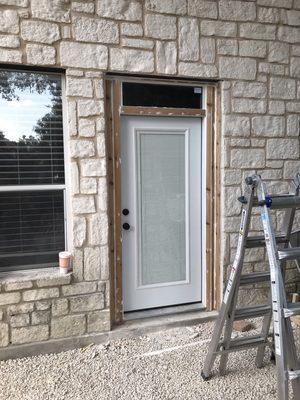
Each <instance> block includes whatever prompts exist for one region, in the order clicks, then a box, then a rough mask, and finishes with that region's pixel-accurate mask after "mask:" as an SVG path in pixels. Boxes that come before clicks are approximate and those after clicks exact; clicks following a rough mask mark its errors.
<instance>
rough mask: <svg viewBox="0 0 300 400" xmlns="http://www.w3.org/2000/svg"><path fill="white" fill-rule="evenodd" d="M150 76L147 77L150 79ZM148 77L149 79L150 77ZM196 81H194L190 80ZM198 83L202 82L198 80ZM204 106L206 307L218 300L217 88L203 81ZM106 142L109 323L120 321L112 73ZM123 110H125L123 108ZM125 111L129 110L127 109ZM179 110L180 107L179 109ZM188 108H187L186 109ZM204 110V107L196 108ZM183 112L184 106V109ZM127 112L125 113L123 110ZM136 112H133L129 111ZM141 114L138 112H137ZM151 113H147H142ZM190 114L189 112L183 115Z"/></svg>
mask: <svg viewBox="0 0 300 400" xmlns="http://www.w3.org/2000/svg"><path fill="white" fill-rule="evenodd" d="M149 80H150V79H149ZM149 80H148V81H149ZM193 83H194V84H195V82H193ZM198 84H199V85H202V86H203V84H202V83H201V82H199V83H198ZM205 89H206V106H205V117H204V116H203V115H201V116H200V115H199V116H200V117H201V118H204V119H203V121H204V123H205V124H206V200H205V201H206V221H205V222H206V249H205V250H206V251H205V261H204V265H205V272H206V290H205V292H206V299H205V303H206V309H207V310H213V309H217V308H218V306H219V304H220V294H221V293H220V290H221V267H220V261H221V260H220V253H221V246H220V239H221V236H220V226H221V225H220V224H221V221H220V161H221V160H220V154H221V152H220V88H219V86H217V85H215V84H212V85H208V84H207V85H205ZM105 92H106V96H105V98H106V105H105V110H106V127H107V129H106V143H107V161H108V182H109V190H108V199H109V200H108V204H109V219H110V224H109V225H110V309H111V322H112V324H119V323H122V321H123V293H122V241H121V233H122V232H121V165H120V159H121V143H120V132H121V118H120V117H121V115H122V111H123V113H124V107H121V81H120V80H119V79H116V80H113V79H111V77H110V78H109V79H108V80H106V83H105ZM125 111H126V110H125ZM127 111H128V110H127ZM180 111H182V110H180ZM187 111H188V110H187ZM198 111H199V112H200V111H203V110H198ZM182 112H184V109H183V111H182ZM126 114H127V115H128V113H126ZM130 115H136V114H130ZM138 115H141V114H138ZM144 115H150V114H144ZM180 116H182V114H181V115H180ZM186 116H189V117H191V115H190V114H188V115H186Z"/></svg>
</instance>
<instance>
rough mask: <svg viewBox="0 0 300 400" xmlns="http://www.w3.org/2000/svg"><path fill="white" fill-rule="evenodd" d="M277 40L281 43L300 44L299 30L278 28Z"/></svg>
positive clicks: (287, 27)
mask: <svg viewBox="0 0 300 400" xmlns="http://www.w3.org/2000/svg"><path fill="white" fill-rule="evenodd" d="M278 39H279V40H281V41H282V42H288V43H297V44H298V43H299V42H300V28H292V27H289V26H279V28H278Z"/></svg>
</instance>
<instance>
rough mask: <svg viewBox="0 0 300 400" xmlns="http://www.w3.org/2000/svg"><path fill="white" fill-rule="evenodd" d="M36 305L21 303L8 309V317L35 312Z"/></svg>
mask: <svg viewBox="0 0 300 400" xmlns="http://www.w3.org/2000/svg"><path fill="white" fill-rule="evenodd" d="M33 309H34V303H21V304H16V305H13V306H9V307H7V314H8V315H17V314H25V313H28V312H31V311H33Z"/></svg>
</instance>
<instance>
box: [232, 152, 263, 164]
mask: <svg viewBox="0 0 300 400" xmlns="http://www.w3.org/2000/svg"><path fill="white" fill-rule="evenodd" d="M264 166H265V151H264V150H263V149H251V148H250V149H232V150H231V167H233V168H264Z"/></svg>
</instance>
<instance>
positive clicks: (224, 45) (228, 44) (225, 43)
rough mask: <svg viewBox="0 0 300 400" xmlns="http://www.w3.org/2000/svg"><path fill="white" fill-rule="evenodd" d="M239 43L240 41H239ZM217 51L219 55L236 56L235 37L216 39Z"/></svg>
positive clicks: (236, 45) (236, 44) (236, 43)
mask: <svg viewBox="0 0 300 400" xmlns="http://www.w3.org/2000/svg"><path fill="white" fill-rule="evenodd" d="M240 43H241V42H240ZM217 53H218V54H221V55H224V56H226V55H231V56H236V55H237V54H238V42H237V40H235V39H218V40H217Z"/></svg>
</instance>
